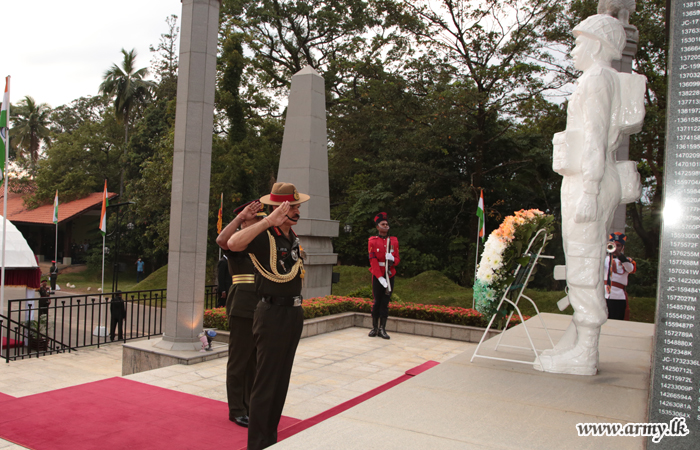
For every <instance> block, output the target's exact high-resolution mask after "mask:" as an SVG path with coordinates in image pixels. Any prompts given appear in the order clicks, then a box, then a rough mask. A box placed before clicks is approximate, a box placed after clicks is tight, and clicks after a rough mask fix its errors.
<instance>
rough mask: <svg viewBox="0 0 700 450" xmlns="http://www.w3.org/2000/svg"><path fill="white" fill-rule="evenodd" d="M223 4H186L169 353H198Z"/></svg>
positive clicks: (194, 0)
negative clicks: (218, 41)
mask: <svg viewBox="0 0 700 450" xmlns="http://www.w3.org/2000/svg"><path fill="white" fill-rule="evenodd" d="M219 7H220V1H219V0H182V25H181V29H182V34H181V35H180V66H179V71H178V81H177V110H176V114H175V145H174V153H173V185H172V195H171V203H170V243H169V250H168V303H167V307H166V322H165V333H163V339H162V340H161V341H160V342H159V343H158V344H156V345H157V346H158V347H159V348H163V349H166V350H199V348H200V347H201V344H200V342H199V339H198V338H197V335H198V334H199V333H200V332H201V331H202V320H203V317H204V315H203V312H204V288H205V272H206V262H207V221H208V211H209V177H210V173H211V143H212V131H213V124H214V92H215V90H216V50H217V33H218V30H219Z"/></svg>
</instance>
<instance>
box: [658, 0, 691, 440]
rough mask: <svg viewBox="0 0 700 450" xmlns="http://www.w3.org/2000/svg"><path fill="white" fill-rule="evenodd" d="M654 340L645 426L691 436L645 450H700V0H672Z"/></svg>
mask: <svg viewBox="0 0 700 450" xmlns="http://www.w3.org/2000/svg"><path fill="white" fill-rule="evenodd" d="M668 4H670V5H671V14H670V17H671V26H670V34H669V70H668V108H667V135H666V156H665V167H664V171H665V172H664V205H665V206H664V224H663V231H662V235H661V250H660V255H659V257H660V260H659V281H658V294H657V310H656V336H655V345H654V352H653V364H652V374H651V375H652V378H651V394H650V397H649V420H648V421H649V422H652V423H670V422H671V420H672V419H673V418H674V417H683V418H685V423H686V426H687V427H688V430H689V432H690V433H689V434H688V435H687V436H682V437H680V436H679V437H671V436H666V437H664V438H663V439H661V440H660V441H659V442H658V443H656V442H653V440H652V439H651V438H649V439H647V448H648V449H653V450H657V449H669V450H671V449H673V450H685V449H698V448H700V320H699V319H700V302H699V301H698V299H700V1H685V0H674V1H672V2H669V3H668Z"/></svg>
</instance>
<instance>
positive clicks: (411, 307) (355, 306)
mask: <svg viewBox="0 0 700 450" xmlns="http://www.w3.org/2000/svg"><path fill="white" fill-rule="evenodd" d="M302 307H303V308H304V319H313V318H315V317H323V316H329V315H332V314H340V313H344V312H362V313H370V312H372V301H371V300H367V299H364V298H354V297H341V296H336V295H328V296H326V297H317V298H311V299H308V300H304V304H303V305H302ZM389 315H390V316H394V317H403V318H406V319H416V320H427V321H429V322H440V323H452V324H455V325H468V326H473V327H486V325H488V321H487V320H486V319H484V317H483V316H482V315H481V314H480V313H479V312H477V311H475V310H473V309H471V308H460V307H457V306H441V305H422V304H419V303H398V302H391V303H389ZM528 318H529V317H527V316H526V317H525V320H527V319H528ZM489 319H490V318H489ZM518 323H520V319H519V318H517V317H513V318H512V319H511V323H510V325H509V326H513V325H516V324H518ZM204 327H205V328H216V329H219V330H223V331H228V320H227V319H226V309H225V308H214V309H209V310H207V311H205V312H204Z"/></svg>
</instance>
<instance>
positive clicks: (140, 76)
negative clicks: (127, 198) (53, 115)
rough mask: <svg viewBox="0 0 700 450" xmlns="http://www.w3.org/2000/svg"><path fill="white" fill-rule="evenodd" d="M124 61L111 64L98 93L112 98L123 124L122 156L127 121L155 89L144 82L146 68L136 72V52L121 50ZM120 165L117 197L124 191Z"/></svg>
mask: <svg viewBox="0 0 700 450" xmlns="http://www.w3.org/2000/svg"><path fill="white" fill-rule="evenodd" d="M122 54H123V55H124V60H123V61H122V63H121V66H118V65H117V64H113V65H112V67H111V68H110V69H109V70H108V71H106V72H105V75H104V81H103V82H102V84H101V85H100V93H102V94H104V95H106V96H108V97H110V98H114V113H115V116H116V117H117V120H118V121H119V122H122V123H123V124H124V155H125V156H126V149H127V144H128V142H129V119H130V118H131V113H132V111H133V109H134V108H135V107H137V106H138V105H139V104H140V103H145V102H147V101H148V100H149V99H150V98H151V91H152V90H153V88H155V87H156V84H155V83H154V82H152V81H148V80H144V77H145V76H146V75H148V68H146V67H143V68H141V69H138V70H136V69H135V67H134V65H135V60H136V50H135V49H132V50H131V51H130V52H127V51H126V50H124V49H122ZM123 167H124V166H123V165H122V171H121V180H120V183H119V195H120V196H121V195H122V193H123V191H124V169H123Z"/></svg>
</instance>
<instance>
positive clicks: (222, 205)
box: [217, 192, 224, 259]
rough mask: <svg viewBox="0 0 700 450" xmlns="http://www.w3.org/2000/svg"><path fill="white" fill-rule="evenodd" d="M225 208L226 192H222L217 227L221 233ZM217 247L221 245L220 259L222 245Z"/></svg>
mask: <svg viewBox="0 0 700 450" xmlns="http://www.w3.org/2000/svg"><path fill="white" fill-rule="evenodd" d="M223 210H224V193H223V192H222V193H221V203H220V206H219V218H218V219H217V228H218V230H217V231H218V232H219V234H221V219H222V216H223ZM217 247H219V259H221V246H218V245H217Z"/></svg>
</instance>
